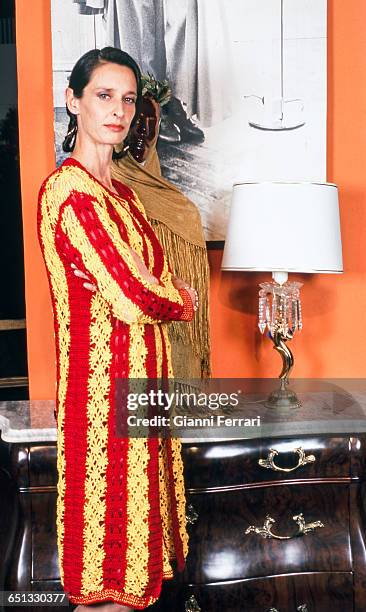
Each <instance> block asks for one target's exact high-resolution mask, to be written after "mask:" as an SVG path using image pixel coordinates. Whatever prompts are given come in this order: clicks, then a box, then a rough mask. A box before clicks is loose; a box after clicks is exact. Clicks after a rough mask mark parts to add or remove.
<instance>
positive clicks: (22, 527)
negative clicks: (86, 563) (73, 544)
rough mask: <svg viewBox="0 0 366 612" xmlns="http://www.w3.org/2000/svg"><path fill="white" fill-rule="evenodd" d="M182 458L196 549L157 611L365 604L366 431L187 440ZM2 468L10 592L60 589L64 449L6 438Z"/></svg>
mask: <svg viewBox="0 0 366 612" xmlns="http://www.w3.org/2000/svg"><path fill="white" fill-rule="evenodd" d="M298 430H299V428H297V431H298ZM365 430H366V423H365ZM183 456H184V463H185V478H186V489H187V521H188V525H189V532H190V552H189V556H188V560H187V565H186V569H185V572H184V573H183V574H181V575H179V576H177V577H176V579H175V580H173V581H169V582H166V583H165V586H164V589H163V594H162V597H161V600H160V601H159V602H158V603H157V604H155V605H154V606H152V607H151V608H149V609H151V610H152V611H155V612H168V611H169V612H172V611H174V612H175V611H176V612H199V611H201V612H215V611H216V610H217V611H218V612H221V611H223V610H225V612H246V611H248V612H365V610H366V537H365V535H366V534H365V528H366V508H365V462H366V433H359V434H356V433H355V432H350V429H349V425H347V429H345V431H344V432H340V433H337V434H333V435H331V434H328V435H324V434H321V435H314V434H312V435H308V434H305V433H302V432H300V434H299V433H297V434H296V435H286V436H285V435H284V436H277V437H276V438H273V439H271V438H264V439H263V438H257V439H256V438H252V439H245V438H242V439H237V440H226V441H215V440H206V441H204V442H202V441H201V442H195V441H194V440H190V441H188V440H186V441H184V444H183ZM0 466H1V467H2V470H3V474H5V477H4V476H3V478H2V479H1V478H0V484H1V487H2V492H3V491H11V492H12V495H13V499H12V504H13V508H14V512H13V513H12V520H11V524H10V523H9V522H8V524H7V526H6V536H7V542H6V544H4V540H3V548H2V549H1V550H5V548H6V550H7V551H8V552H7V554H6V558H5V557H4V564H3V575H5V578H6V579H5V588H6V589H8V590H34V591H44V590H47V591H52V590H55V591H59V590H61V586H60V581H59V570H58V560H57V549H56V532H55V512H56V482H57V473H56V445H55V443H54V442H39V443H37V442H35V441H33V442H29V443H27V444H25V443H22V442H13V443H9V442H4V441H3V440H0ZM0 475H1V473H0ZM9 483H10V484H9ZM9 487H10V488H9ZM14 491H15V493H14ZM7 499H10V497H9V496H8V497H7ZM0 507H1V508H2V509H4V504H3V505H2V506H0ZM1 512H2V511H1V510H0V523H1V524H4V521H3V520H2V519H4V516H5V514H6V513H7V514H6V515H7V516H8V513H9V508H8V509H7V511H6V513H5V514H4V512H3V516H1ZM0 533H1V534H2V533H5V531H4V529H3V531H1V526H0ZM9 548H11V551H12V552H11V555H9ZM0 579H1V574H0Z"/></svg>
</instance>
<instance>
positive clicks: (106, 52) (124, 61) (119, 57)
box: [62, 47, 142, 159]
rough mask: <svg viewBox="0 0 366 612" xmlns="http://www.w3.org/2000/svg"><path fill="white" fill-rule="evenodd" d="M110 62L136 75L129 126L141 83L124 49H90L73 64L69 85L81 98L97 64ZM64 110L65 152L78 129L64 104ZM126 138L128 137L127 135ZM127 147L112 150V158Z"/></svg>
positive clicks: (73, 144) (138, 101)
mask: <svg viewBox="0 0 366 612" xmlns="http://www.w3.org/2000/svg"><path fill="white" fill-rule="evenodd" d="M106 63H112V64H118V65H119V66H127V67H128V68H131V70H132V72H133V73H134V75H135V77H136V83H137V100H136V113H135V116H134V118H133V120H132V122H131V127H132V126H133V125H134V123H135V121H136V119H137V117H138V111H139V107H140V104H141V99H142V93H141V91H142V85H141V71H140V68H139V67H138V65H137V63H136V62H135V60H134V59H133V58H132V57H131V56H130V55H129V54H128V53H126V52H125V51H122V50H121V49H117V48H115V47H104V49H91V50H90V51H87V52H86V53H84V55H82V56H81V57H80V58H79V59H78V61H77V62H76V64H75V66H74V67H73V69H72V72H71V75H70V79H69V87H70V88H71V89H72V90H73V92H74V96H75V97H76V98H81V97H82V95H83V91H84V89H85V87H86V86H87V85H88V83H89V81H90V79H91V76H92V74H93V72H94V70H95V69H96V68H98V66H101V65H102V64H106ZM66 111H67V114H68V116H69V126H68V129H67V134H66V136H65V139H64V141H63V143H62V148H63V150H64V151H65V153H71V152H72V151H73V150H74V147H75V142H76V135H77V131H78V124H77V119H76V115H74V113H71V112H70V111H69V109H68V108H67V105H66ZM127 138H128V137H127ZM127 148H128V147H126V146H125V147H123V148H122V150H121V151H120V152H117V151H115V150H113V159H120V158H121V157H123V156H124V155H125V154H126V151H127Z"/></svg>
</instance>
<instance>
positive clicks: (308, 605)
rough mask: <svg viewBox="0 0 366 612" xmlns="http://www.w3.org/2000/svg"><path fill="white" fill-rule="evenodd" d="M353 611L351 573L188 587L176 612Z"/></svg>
mask: <svg viewBox="0 0 366 612" xmlns="http://www.w3.org/2000/svg"><path fill="white" fill-rule="evenodd" d="M182 599H183V598H182ZM353 609H354V607H353V577H352V574H351V573H341V574H331V573H324V574H304V575H297V576H277V577H274V578H262V579H260V580H258V579H257V580H243V581H239V582H236V583H230V582H229V583H221V584H217V585H216V584H208V585H203V586H197V587H189V588H188V589H187V592H186V593H185V594H184V604H183V603H182V605H181V607H179V608H178V609H176V612H183V611H184V610H185V611H186V612H199V611H200V612H213V611H214V610H217V611H218V610H225V612H270V611H271V612H353Z"/></svg>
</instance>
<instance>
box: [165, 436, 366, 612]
mask: <svg viewBox="0 0 366 612" xmlns="http://www.w3.org/2000/svg"><path fill="white" fill-rule="evenodd" d="M365 445H366V440H365V438H364V437H357V438H356V437H350V436H338V437H331V436H329V437H315V438H314V437H303V438H301V439H299V438H287V439H286V438H282V439H275V440H271V439H266V440H260V441H255V440H253V441H248V440H246V441H244V440H243V441H231V442H221V443H214V442H211V443H209V444H197V445H192V446H189V445H186V446H185V448H184V458H185V465H186V484H187V493H188V521H189V523H190V551H189V556H188V562H187V567H186V570H185V574H184V579H183V585H182V592H181V600H183V599H184V602H185V603H184V606H183V607H182V608H179V606H178V605H177V610H178V609H182V610H186V611H187V612H198V611H199V610H201V611H202V612H205V611H211V610H225V611H227V612H229V611H230V612H231V611H232V612H239V611H246V610H248V612H249V611H250V612H269V611H271V612H274V611H275V610H277V611H278V612H292V611H294V612H295V611H297V610H300V611H301V612H351V611H353V610H357V611H358V612H361V610H366V599H365V597H366V590H365V588H366V584H365V569H366V568H365V558H364V519H363V514H364V509H363V484H362V478H363V474H364V457H365ZM271 449H272V451H271ZM273 451H276V452H275V453H274V452H273ZM183 592H184V594H182V593H183Z"/></svg>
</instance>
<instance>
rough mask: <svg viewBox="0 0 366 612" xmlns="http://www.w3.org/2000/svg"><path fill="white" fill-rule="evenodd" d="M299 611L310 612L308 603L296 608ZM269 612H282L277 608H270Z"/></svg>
mask: <svg viewBox="0 0 366 612" xmlns="http://www.w3.org/2000/svg"><path fill="white" fill-rule="evenodd" d="M296 611H297V612H309V610H308V607H307V605H306V604H301V606H299V607H298V608H296ZM268 612H280V611H279V610H277V608H270V609H269V610H268Z"/></svg>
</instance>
